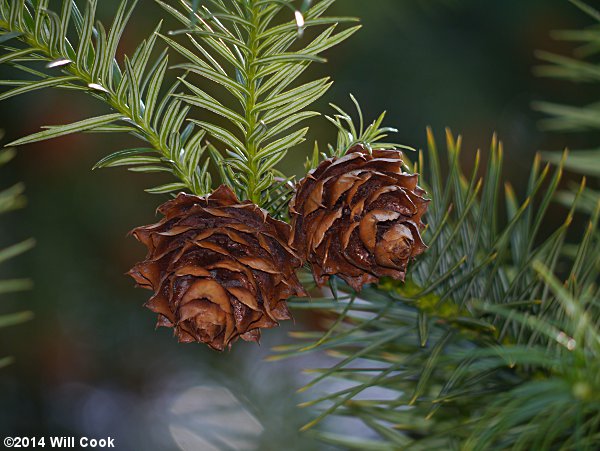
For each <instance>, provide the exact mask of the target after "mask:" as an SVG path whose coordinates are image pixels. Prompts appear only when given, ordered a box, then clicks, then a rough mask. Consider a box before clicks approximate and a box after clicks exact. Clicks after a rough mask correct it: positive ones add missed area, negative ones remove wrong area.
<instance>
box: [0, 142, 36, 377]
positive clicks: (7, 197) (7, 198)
mask: <svg viewBox="0 0 600 451" xmlns="http://www.w3.org/2000/svg"><path fill="white" fill-rule="evenodd" d="M2 134H3V133H1V132H0V135H2ZM14 155H15V151H14V150H13V149H5V150H2V151H0V166H3V165H5V164H6V163H8V162H9V161H10V160H12V158H13V157H14ZM23 191H24V186H23V184H21V183H19V184H16V185H13V186H11V187H10V188H5V189H3V190H1V191H0V215H2V214H5V213H8V212H10V211H13V210H16V209H18V208H22V207H23V206H24V205H25V197H24V196H23ZM33 244H34V242H33V240H26V241H23V242H21V243H18V244H13V245H12V246H8V247H5V248H2V249H0V264H3V263H6V262H7V261H9V260H10V259H12V258H14V257H17V256H19V255H21V254H22V253H23V252H26V251H28V250H29V249H31V247H32V246H33ZM30 288H31V281H30V280H28V279H4V280H0V295H2V296H4V295H6V294H12V293H17V292H20V291H23V290H28V289H30ZM32 316H33V315H32V313H31V312H30V311H22V312H18V313H8V314H0V329H2V328H4V327H8V326H13V325H16V324H20V323H22V322H24V321H28V320H29V319H31V317H32ZM11 362H12V357H0V368H2V367H4V366H6V365H9V364H10V363H11Z"/></svg>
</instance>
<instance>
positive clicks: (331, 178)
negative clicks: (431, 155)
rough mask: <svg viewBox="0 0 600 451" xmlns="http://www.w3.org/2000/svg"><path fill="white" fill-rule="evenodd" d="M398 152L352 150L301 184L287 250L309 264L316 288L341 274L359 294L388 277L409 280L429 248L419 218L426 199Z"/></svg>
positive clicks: (326, 163) (327, 162)
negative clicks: (411, 262)
mask: <svg viewBox="0 0 600 451" xmlns="http://www.w3.org/2000/svg"><path fill="white" fill-rule="evenodd" d="M403 164H404V162H403V155H402V152H400V151H398V150H374V151H373V152H372V153H370V152H369V151H368V150H367V149H365V148H364V147H363V146H362V145H357V146H354V147H353V148H352V149H350V150H349V151H348V153H347V154H346V155H345V156H344V157H342V158H333V159H328V160H325V161H323V162H322V163H321V164H320V165H319V167H318V168H317V169H315V170H314V171H312V172H311V173H310V174H308V176H307V177H306V178H304V179H303V180H301V181H300V182H299V183H298V186H297V189H296V195H295V197H294V199H292V202H291V203H290V213H291V215H292V239H291V241H290V245H291V246H292V247H293V248H295V249H297V250H298V252H299V253H300V257H301V258H303V259H304V260H308V261H309V262H310V263H311V264H312V269H313V275H314V277H315V280H316V282H317V284H319V285H321V286H322V285H324V284H325V283H326V282H327V281H328V280H329V277H330V276H332V275H338V276H339V277H341V278H342V279H344V280H345V281H346V282H347V283H348V284H349V285H350V286H351V287H353V288H354V289H355V290H357V291H358V290H360V289H361V288H362V287H363V285H365V284H367V283H372V282H377V281H378V280H379V278H380V277H384V276H388V277H393V278H394V279H398V280H402V281H403V280H404V277H405V275H406V269H407V266H408V262H409V260H410V259H411V258H414V257H416V256H417V255H419V254H421V253H423V252H424V251H425V249H426V248H427V246H425V244H424V243H423V240H422V239H421V235H420V230H421V229H422V228H423V223H422V222H421V218H422V217H423V214H424V213H425V212H426V210H427V206H428V203H429V201H428V200H426V199H424V197H423V196H424V195H425V191H423V190H422V189H421V188H419V187H418V186H417V182H418V180H417V179H418V175H416V174H407V173H404V172H403V170H402V168H403Z"/></svg>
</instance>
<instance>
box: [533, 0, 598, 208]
mask: <svg viewBox="0 0 600 451" xmlns="http://www.w3.org/2000/svg"><path fill="white" fill-rule="evenodd" d="M570 1H571V3H572V4H574V5H575V6H576V7H578V8H579V9H580V10H581V11H582V12H584V13H585V14H586V15H587V16H589V17H590V18H591V19H592V20H593V21H594V25H592V26H589V27H586V28H584V29H581V30H561V31H555V32H553V33H552V37H553V38H554V39H556V40H558V41H563V42H569V43H574V44H575V45H576V47H575V49H574V50H573V53H572V55H568V56H566V55H561V54H556V53H552V52H547V51H539V52H537V56H538V58H539V59H540V60H541V61H542V63H543V64H541V65H540V66H538V67H537V68H536V73H537V74H538V75H539V76H542V77H548V78H553V79H556V80H560V81H565V82H570V83H576V84H577V85H579V86H582V85H583V86H585V85H594V84H598V83H599V82H600V64H598V61H597V56H598V52H599V50H600V29H599V28H598V24H599V23H600V11H598V10H597V9H595V8H594V7H592V6H590V5H588V4H587V3H584V2H582V1H580V0H570ZM590 95H592V96H593V94H592V93H591V92H590ZM533 106H534V108H535V109H536V110H538V111H540V112H542V113H544V115H545V116H546V118H545V119H544V120H542V121H541V125H542V127H543V128H544V129H546V130H551V131H554V132H563V133H577V132H583V131H594V130H600V120H599V112H600V106H599V104H598V102H597V100H593V101H591V102H587V103H585V104H583V105H568V104H561V103H556V102H548V101H546V102H536V103H534V105H533ZM544 157H545V158H546V159H547V160H549V161H552V162H556V161H557V159H559V158H560V157H559V156H557V155H556V153H554V152H547V153H546V154H544ZM565 167H566V168H567V169H569V170H571V171H573V172H576V173H579V174H585V175H588V176H593V177H598V176H600V148H594V149H585V150H579V149H578V150H574V151H572V152H570V154H569V158H568V159H567V160H566V162H565ZM560 198H561V200H562V201H563V203H565V204H567V205H568V204H571V203H572V201H573V195H572V193H570V192H567V191H565V192H562V193H561V194H560ZM599 200H600V193H599V192H598V191H596V190H592V189H588V190H586V192H585V193H584V195H583V202H581V204H580V205H581V209H583V210H585V211H588V212H593V211H594V208H595V205H596V203H597V202H598V201H599Z"/></svg>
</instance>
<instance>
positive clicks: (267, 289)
mask: <svg viewBox="0 0 600 451" xmlns="http://www.w3.org/2000/svg"><path fill="white" fill-rule="evenodd" d="M403 167H404V161H403V155H402V153H401V152H400V151H397V150H374V151H372V152H369V151H368V150H367V149H365V148H364V147H363V146H361V145H357V146H355V147H353V148H352V149H350V150H349V151H348V152H347V153H346V155H345V156H344V157H342V158H332V159H327V160H325V161H323V162H322V163H321V164H320V165H319V167H318V168H317V169H315V170H314V171H312V172H311V173H309V174H308V175H307V176H306V177H305V178H304V179H303V180H301V181H300V182H299V183H298V185H297V187H296V193H295V196H294V198H293V200H292V202H291V203H290V206H289V209H290V214H291V218H292V221H291V225H288V224H286V223H284V222H281V221H278V220H276V219H274V218H272V217H271V216H269V214H268V213H267V212H266V211H264V210H262V209H260V208H259V207H258V206H256V205H254V204H252V203H251V202H249V201H246V202H240V201H239V199H238V198H237V197H236V195H235V194H234V193H233V191H231V189H230V188H229V187H227V186H221V187H220V188H218V189H217V190H216V191H214V192H213V193H212V194H211V195H209V196H207V197H202V198H201V197H197V196H192V195H187V194H180V195H179V196H178V197H177V198H175V199H174V200H171V201H169V202H167V203H165V204H164V205H162V206H161V207H160V208H159V209H158V211H159V212H160V213H161V214H163V215H164V218H163V219H162V220H161V221H160V222H158V223H157V224H153V225H149V226H144V227H139V228H137V229H135V230H134V231H133V235H134V236H135V237H136V238H137V239H138V240H139V241H140V242H142V243H143V244H144V245H146V246H147V247H148V255H147V257H146V259H145V260H144V261H143V262H140V263H138V264H137V265H136V266H135V267H134V268H133V269H132V270H131V271H130V275H131V276H132V277H133V278H134V279H135V280H136V282H137V283H138V285H139V286H141V287H144V288H148V289H150V290H152V291H154V295H153V296H152V297H151V298H150V300H149V301H148V302H147V303H146V306H147V307H148V308H149V309H150V310H152V311H153V312H155V313H157V314H158V318H159V319H158V325H159V326H166V327H173V328H174V330H175V335H176V336H177V338H178V339H179V341H181V342H186V343H187V342H202V343H206V344H208V345H209V346H210V347H211V348H213V349H216V350H224V349H225V348H226V347H228V346H231V344H232V343H233V342H235V341H236V340H237V339H239V338H242V339H243V340H246V341H256V342H257V341H258V340H259V339H260V330H261V329H264V328H272V327H275V326H277V325H278V324H279V321H282V320H286V319H290V318H291V315H290V313H289V310H288V308H287V305H286V300H287V299H288V298H289V297H291V296H305V295H306V292H305V290H304V288H303V287H302V285H301V284H300V282H299V280H298V278H297V276H296V269H298V268H299V267H300V266H302V264H304V263H305V262H308V263H310V264H311V267H312V271H313V275H314V277H315V281H316V282H317V284H318V285H320V286H321V285H323V284H325V283H326V282H327V281H328V279H329V278H330V277H331V276H336V275H337V276H339V277H341V278H342V279H344V280H345V281H346V282H347V283H348V284H349V285H350V286H351V287H352V288H354V289H355V290H357V291H359V290H360V289H361V288H362V286H363V285H364V284H367V283H374V282H377V281H378V280H379V278H380V277H384V276H387V277H392V278H394V279H397V280H404V277H405V274H406V269H407V266H408V262H409V261H410V259H411V258H414V257H416V256H417V255H419V254H421V253H422V252H424V250H425V249H426V246H425V244H424V243H423V241H422V239H421V236H420V230H421V229H422V228H423V223H422V217H423V215H424V214H425V212H426V210H427V205H428V201H427V200H426V199H425V198H424V195H425V192H424V191H423V190H422V189H421V188H419V186H418V185H417V182H418V180H417V179H418V176H417V175H416V174H407V173H405V172H403Z"/></svg>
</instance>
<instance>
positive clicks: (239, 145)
mask: <svg viewBox="0 0 600 451" xmlns="http://www.w3.org/2000/svg"><path fill="white" fill-rule="evenodd" d="M334 1H335V0H322V1H320V2H318V3H316V4H315V5H313V6H312V7H310V8H308V9H307V10H306V12H305V13H304V14H302V13H301V12H300V11H296V14H295V15H292V14H291V11H294V8H293V4H294V2H292V1H277V2H273V1H259V0H245V1H240V0H212V1H208V2H204V3H203V4H202V6H201V7H200V8H199V9H198V10H194V9H193V8H192V6H191V5H190V4H189V2H186V1H180V2H179V3H180V8H179V9H176V8H174V7H172V6H170V5H169V4H167V3H164V2H162V1H160V0H159V2H158V3H159V4H160V5H161V6H162V7H163V8H164V9H165V10H166V11H167V12H169V13H170V14H171V15H173V16H174V17H175V18H176V19H177V20H178V21H179V22H181V24H182V25H183V26H184V29H182V30H179V31H175V32H172V33H170V34H171V35H185V37H186V38H187V39H186V40H187V46H184V45H182V44H180V43H179V42H177V41H176V40H174V39H172V38H170V37H167V36H163V39H164V40H165V41H166V42H167V43H168V44H169V45H170V46H171V47H172V48H173V49H174V50H176V51H177V52H178V53H180V54H181V56H183V58H184V59H185V60H186V61H185V62H184V63H182V64H178V65H177V66H176V67H177V68H179V69H182V70H185V71H189V72H190V73H193V74H196V75H198V76H200V80H201V82H202V84H198V83H194V82H192V81H188V80H183V81H182V83H183V84H184V85H185V86H186V88H187V89H188V92H187V93H186V94H182V95H177V96H176V98H178V99H180V100H181V101H183V102H185V103H186V104H188V105H191V106H194V107H198V108H200V109H202V110H205V111H208V112H211V113H213V114H214V115H218V116H221V117H222V118H224V119H225V120H226V121H227V126H220V125H216V124H214V123H213V122H208V121H198V120H195V119H194V120H192V121H193V123H195V124H197V125H198V126H199V127H200V128H202V129H204V130H206V131H207V132H208V134H209V136H210V137H211V138H212V139H214V140H215V141H218V142H220V143H221V144H222V145H223V147H224V149H225V152H224V156H221V155H222V154H221V153H219V152H217V151H216V148H214V147H213V151H212V152H211V155H212V157H213V158H214V159H215V162H216V163H217V165H219V166H220V167H222V169H223V170H222V171H221V174H222V178H223V179H224V181H225V182H226V183H228V184H229V185H230V186H232V187H233V188H235V189H236V190H237V192H238V193H239V195H240V197H242V198H245V199H250V200H252V201H253V202H255V203H257V204H260V205H264V204H269V203H271V202H273V201H277V200H279V199H280V194H281V193H280V191H281V188H282V186H284V185H285V184H286V183H287V181H288V180H287V178H286V177H285V176H284V175H283V174H281V173H279V172H278V171H277V170H276V169H275V168H276V166H277V164H278V163H279V162H281V161H282V160H283V158H285V155H286V153H287V152H288V150H289V149H291V148H293V147H295V146H297V145H299V144H300V143H302V142H304V140H305V137H306V134H307V132H308V128H307V127H301V126H300V124H301V123H303V122H304V121H306V120H307V119H310V118H311V117H314V116H317V115H318V114H319V113H317V112H315V111H309V110H306V108H307V107H309V106H310V105H311V104H312V103H314V102H315V101H316V100H317V99H319V98H320V97H321V96H323V94H325V92H327V90H328V88H329V87H330V86H331V81H330V80H329V78H322V79H319V80H315V81H309V82H306V83H303V84H298V83H296V81H297V79H298V78H299V77H300V76H301V75H302V74H303V73H304V72H305V71H306V69H307V68H308V67H309V65H310V64H311V63H313V62H323V61H325V60H324V59H323V58H322V57H321V56H320V55H321V54H322V53H323V52H325V51H326V50H328V49H330V48H331V47H333V46H335V45H337V44H339V43H341V42H343V41H344V40H346V39H347V38H349V37H350V36H351V35H352V34H354V33H355V32H356V31H357V30H358V29H359V28H360V26H353V27H350V28H346V29H344V30H342V31H338V32H336V30H337V28H338V27H339V24H340V23H342V22H351V21H354V20H355V19H353V18H348V17H324V14H325V12H326V11H327V9H328V8H329V7H330V6H331V5H332V4H333V3H334ZM290 16H291V17H295V18H294V19H288V17H290ZM286 19H288V20H286ZM323 27H325V29H324V30H323V31H321V32H319V33H317V34H316V36H315V37H314V38H308V31H310V30H311V29H312V28H323ZM207 81H208V82H209V83H211V84H212V86H214V85H218V86H221V87H223V88H225V90H226V91H227V92H228V94H229V98H224V99H223V100H217V99H215V98H214V97H213V96H211V95H210V94H209V93H208V91H209V87H208V86H205V85H206V82H207ZM277 178H279V179H280V180H277ZM278 182H279V183H278Z"/></svg>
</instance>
